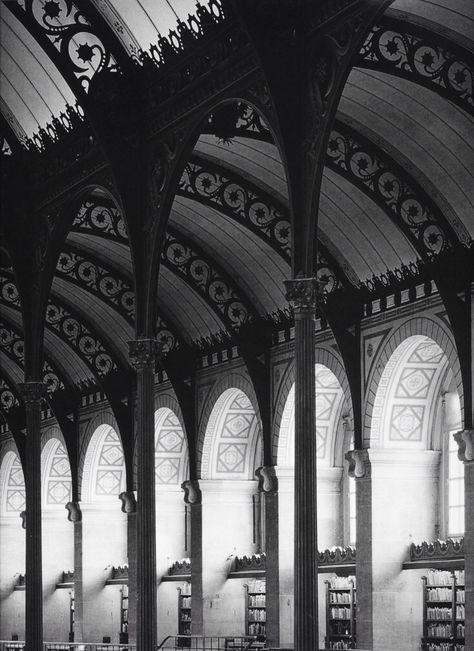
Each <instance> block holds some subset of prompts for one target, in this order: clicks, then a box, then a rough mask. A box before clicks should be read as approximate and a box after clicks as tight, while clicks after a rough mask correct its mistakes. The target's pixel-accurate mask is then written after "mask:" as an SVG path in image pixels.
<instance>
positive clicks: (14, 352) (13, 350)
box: [0, 325, 65, 393]
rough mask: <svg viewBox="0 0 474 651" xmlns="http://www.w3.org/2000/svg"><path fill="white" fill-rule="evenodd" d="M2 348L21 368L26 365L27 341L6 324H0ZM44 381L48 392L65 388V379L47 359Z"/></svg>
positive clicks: (44, 364) (0, 345)
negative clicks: (63, 379)
mask: <svg viewBox="0 0 474 651" xmlns="http://www.w3.org/2000/svg"><path fill="white" fill-rule="evenodd" d="M0 349H1V350H3V352H4V353H5V354H6V355H8V357H10V359H12V360H13V361H14V362H15V363H17V364H18V365H19V366H20V367H21V368H23V367H24V359H25V342H24V341H23V338H22V337H21V336H20V335H19V334H18V333H17V332H15V330H13V329H12V328H8V327H6V326H5V325H2V326H0ZM43 383H44V384H45V385H46V391H47V392H48V393H53V392H54V391H57V390H58V389H64V388H65V387H64V383H63V381H62V380H61V379H60V378H59V373H58V372H57V371H56V370H54V369H53V367H52V366H51V364H50V363H49V362H48V361H47V360H46V361H45V362H44V363H43Z"/></svg>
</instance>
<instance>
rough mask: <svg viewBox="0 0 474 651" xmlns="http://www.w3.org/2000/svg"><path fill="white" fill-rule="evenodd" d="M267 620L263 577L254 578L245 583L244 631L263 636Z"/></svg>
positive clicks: (250, 634)
mask: <svg viewBox="0 0 474 651" xmlns="http://www.w3.org/2000/svg"><path fill="white" fill-rule="evenodd" d="M266 622H267V608H266V585H265V581H264V580H263V579H255V580H254V581H252V582H251V583H250V584H249V585H247V607H246V611H245V629H246V631H245V633H246V635H249V636H252V635H256V636H259V637H260V638H265V635H266Z"/></svg>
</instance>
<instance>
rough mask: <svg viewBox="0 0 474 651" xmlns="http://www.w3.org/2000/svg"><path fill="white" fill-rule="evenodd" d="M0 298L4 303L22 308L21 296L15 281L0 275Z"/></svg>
mask: <svg viewBox="0 0 474 651" xmlns="http://www.w3.org/2000/svg"><path fill="white" fill-rule="evenodd" d="M0 296H1V298H2V301H4V302H5V303H10V304H11V305H15V306H16V307H18V308H20V307H21V306H20V294H19V293H18V289H17V286H16V284H15V282H14V281H13V280H11V279H10V278H7V276H5V275H3V274H0Z"/></svg>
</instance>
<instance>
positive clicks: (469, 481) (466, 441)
mask: <svg viewBox="0 0 474 651" xmlns="http://www.w3.org/2000/svg"><path fill="white" fill-rule="evenodd" d="M454 438H455V440H456V442H457V444H458V446H459V450H458V457H459V459H460V461H462V462H463V463H464V522H465V527H464V570H465V582H466V586H465V595H466V630H465V636H466V637H465V648H466V649H474V429H465V430H463V431H461V432H457V433H456V434H454Z"/></svg>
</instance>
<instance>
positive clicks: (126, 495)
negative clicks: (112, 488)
mask: <svg viewBox="0 0 474 651" xmlns="http://www.w3.org/2000/svg"><path fill="white" fill-rule="evenodd" d="M118 498H119V500H121V502H122V507H121V510H122V513H136V512H137V500H136V499H135V495H134V494H133V491H124V492H123V493H120V495H119V496H118Z"/></svg>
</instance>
